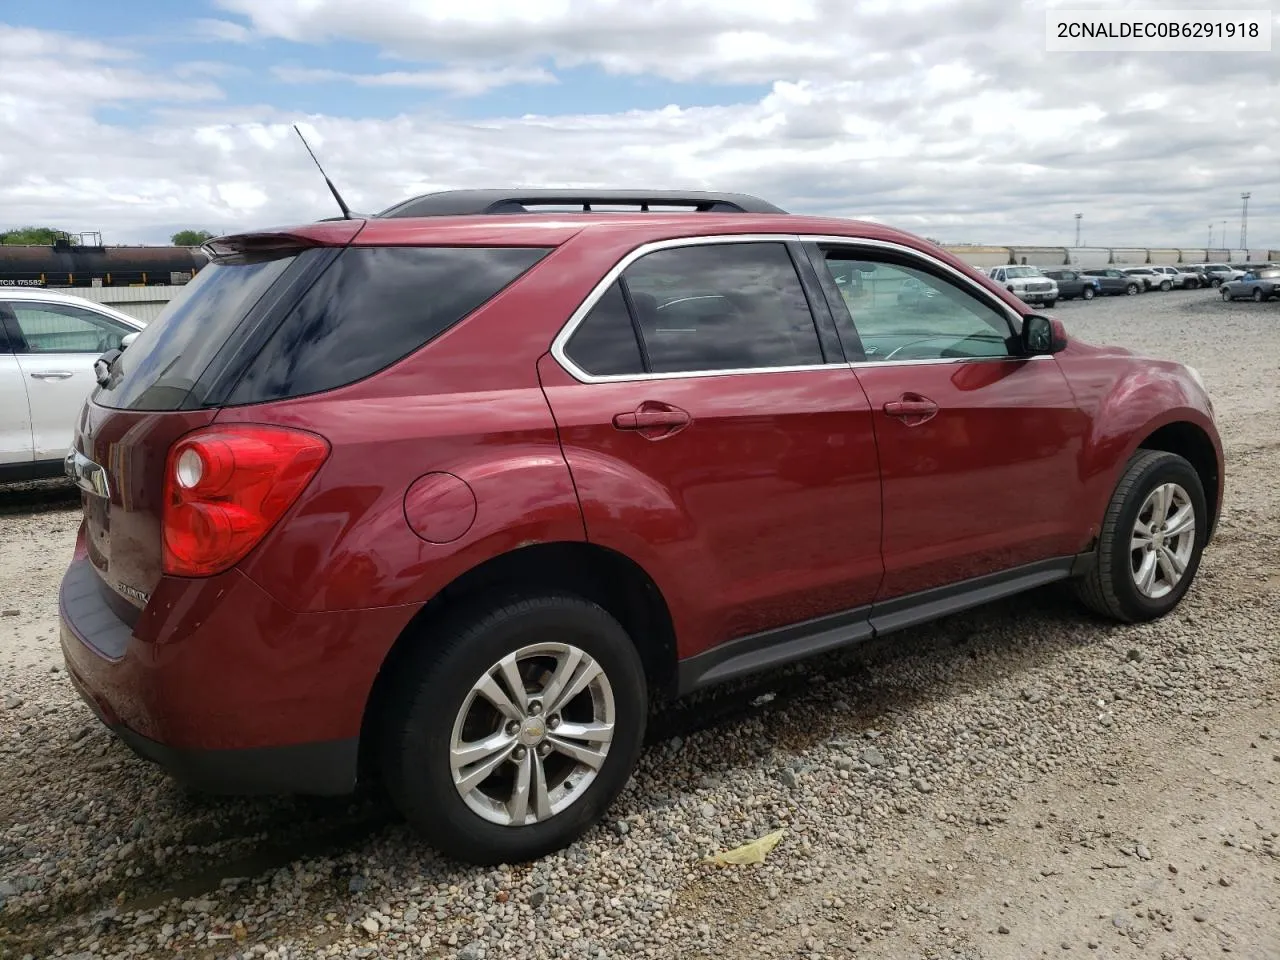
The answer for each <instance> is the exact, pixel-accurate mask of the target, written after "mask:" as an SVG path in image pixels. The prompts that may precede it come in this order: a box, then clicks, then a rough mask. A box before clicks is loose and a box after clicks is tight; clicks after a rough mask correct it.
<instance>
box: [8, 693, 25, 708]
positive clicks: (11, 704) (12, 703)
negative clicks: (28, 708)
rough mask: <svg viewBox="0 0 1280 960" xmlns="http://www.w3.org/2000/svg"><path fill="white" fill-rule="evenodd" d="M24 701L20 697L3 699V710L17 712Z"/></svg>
mask: <svg viewBox="0 0 1280 960" xmlns="http://www.w3.org/2000/svg"><path fill="white" fill-rule="evenodd" d="M23 703H25V701H24V700H23V699H22V698H21V697H12V696H10V697H5V698H4V708H5V709H6V710H17V709H18V708H19V707H20V706H22V704H23Z"/></svg>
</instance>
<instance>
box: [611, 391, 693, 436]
mask: <svg viewBox="0 0 1280 960" xmlns="http://www.w3.org/2000/svg"><path fill="white" fill-rule="evenodd" d="M692 422H693V418H692V417H690V416H689V412H688V411H687V410H681V409H680V408H679V407H676V406H672V405H671V404H669V403H662V402H661V401H657V400H646V401H645V402H644V403H642V404H640V406H638V407H636V408H635V410H632V411H631V412H629V413H618V414H614V417H613V426H614V428H615V429H617V430H629V431H635V432H636V433H639V434H640V435H641V436H642V437H646V438H648V439H650V440H661V439H663V438H664V437H669V436H671V435H672V434H674V433H678V432H679V431H681V430H683V429H684V428H685V427H687V426H688V425H689V424H690V423H692Z"/></svg>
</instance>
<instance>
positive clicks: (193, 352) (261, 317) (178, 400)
mask: <svg viewBox="0 0 1280 960" xmlns="http://www.w3.org/2000/svg"><path fill="white" fill-rule="evenodd" d="M361 226H363V221H349V222H344V223H341V224H332V225H330V224H323V225H316V227H311V228H304V234H310V235H296V236H295V235H287V234H262V235H256V236H251V237H246V238H231V239H230V240H228V241H225V242H224V243H223V245H222V247H221V248H220V249H218V250H216V252H217V253H219V254H220V256H218V257H215V259H214V260H213V261H212V262H211V263H210V264H209V265H207V266H206V267H204V268H203V269H202V270H200V272H199V273H197V274H196V276H195V277H194V278H193V279H192V281H191V282H190V283H188V284H187V285H186V286H185V287H184V288H183V290H182V292H181V293H180V294H179V295H178V296H177V297H176V298H175V299H173V300H171V301H170V302H169V304H168V305H167V306H166V307H165V309H164V311H163V313H161V314H160V316H159V317H157V318H156V319H155V320H154V321H152V322H151V323H150V324H149V325H148V326H147V327H146V328H145V329H144V330H143V331H142V332H141V333H140V334H139V335H138V337H137V339H136V340H135V341H134V342H133V344H132V345H131V346H129V347H128V349H126V350H125V351H124V352H123V353H122V354H121V355H120V356H119V357H118V359H116V360H115V362H114V363H113V364H112V365H111V367H110V370H109V371H108V372H107V373H106V374H105V376H100V379H99V386H98V387H97V388H96V389H95V390H94V391H93V393H92V394H91V395H90V397H89V398H88V400H87V401H86V403H85V405H84V408H83V409H82V411H81V415H80V419H79V422H78V424H77V428H76V432H75V439H74V452H73V453H72V455H71V460H72V462H73V463H72V465H73V467H74V468H75V469H73V470H71V471H70V472H72V473H73V474H75V475H77V480H78V482H79V484H80V487H81V490H82V493H81V497H82V501H83V508H84V519H85V541H86V547H87V550H88V556H89V559H90V561H91V563H92V564H93V567H94V569H95V570H96V571H97V573H98V574H99V575H100V577H101V579H102V581H103V582H104V583H105V585H106V586H107V587H109V588H110V589H109V590H108V591H106V592H105V593H104V597H105V599H106V600H107V602H108V603H109V605H110V606H111V607H112V609H113V610H115V612H116V614H117V615H118V616H120V617H121V618H122V619H124V620H125V621H126V622H128V623H130V624H132V623H133V622H135V621H136V619H137V616H138V614H139V612H140V611H141V610H142V608H143V607H145V605H146V602H147V599H148V598H149V596H150V594H151V592H152V590H153V589H154V588H155V585H156V584H157V582H158V581H159V580H160V577H161V574H162V567H163V547H162V530H161V520H162V513H163V499H164V490H165V483H164V473H165V465H166V461H167V457H168V454H169V450H170V447H171V446H172V445H173V444H174V442H175V441H176V440H177V439H178V438H179V437H181V436H182V435H184V434H186V433H188V432H190V431H191V430H194V429H197V428H199V427H202V426H206V425H208V424H210V423H211V422H212V421H213V420H214V418H215V417H216V416H217V413H218V409H219V406H220V400H219V396H218V394H219V391H224V390H225V389H226V383H227V381H228V379H229V378H230V379H234V371H235V370H236V369H237V364H238V363H241V362H243V357H244V355H245V353H246V351H249V350H252V349H253V348H254V343H255V335H261V332H262V331H263V330H264V329H266V328H268V327H269V325H270V318H271V316H272V315H273V314H277V313H278V311H279V310H280V309H282V308H283V306H284V305H285V304H286V303H289V302H292V301H293V300H294V299H296V296H297V294H298V291H299V290H300V289H305V287H306V285H308V284H309V283H310V282H312V281H314V278H315V276H317V275H318V273H319V272H320V271H322V270H323V268H324V266H325V265H326V263H327V261H328V260H330V259H332V257H333V256H334V255H336V252H337V251H336V250H335V249H333V248H332V247H329V246H326V245H325V244H326V243H330V244H331V243H335V242H336V243H338V244H345V243H346V242H349V241H350V239H351V238H352V237H354V236H355V234H356V233H357V232H358V231H359V228H360V227H361ZM77 454H78V456H77Z"/></svg>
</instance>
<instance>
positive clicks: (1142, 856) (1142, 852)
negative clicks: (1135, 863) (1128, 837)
mask: <svg viewBox="0 0 1280 960" xmlns="http://www.w3.org/2000/svg"><path fill="white" fill-rule="evenodd" d="M1135 852H1136V853H1137V854H1138V859H1139V860H1150V859H1151V851H1150V850H1148V849H1147V845H1146V844H1145V843H1140V844H1138V847H1137V850H1136V851H1135Z"/></svg>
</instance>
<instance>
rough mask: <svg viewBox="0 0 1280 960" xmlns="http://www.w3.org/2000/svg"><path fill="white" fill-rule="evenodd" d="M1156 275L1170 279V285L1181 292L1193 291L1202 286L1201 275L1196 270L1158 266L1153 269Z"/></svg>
mask: <svg viewBox="0 0 1280 960" xmlns="http://www.w3.org/2000/svg"><path fill="white" fill-rule="evenodd" d="M1151 269H1152V270H1154V271H1155V272H1156V273H1162V274H1164V275H1165V276H1166V277H1168V278H1169V283H1170V284H1171V285H1172V286H1174V287H1176V288H1178V289H1180V290H1193V289H1195V288H1196V287H1198V286H1200V274H1198V273H1196V272H1195V271H1194V270H1179V269H1178V268H1177V267H1172V266H1165V265H1161V266H1156V265H1153V266H1152V267H1151Z"/></svg>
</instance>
